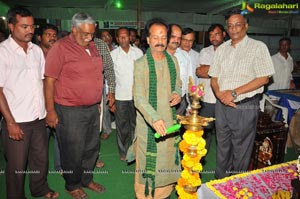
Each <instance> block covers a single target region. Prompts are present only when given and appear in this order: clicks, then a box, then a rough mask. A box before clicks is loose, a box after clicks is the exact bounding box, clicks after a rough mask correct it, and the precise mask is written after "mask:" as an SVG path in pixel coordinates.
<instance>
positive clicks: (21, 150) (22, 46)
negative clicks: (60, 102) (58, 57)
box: [0, 7, 59, 199]
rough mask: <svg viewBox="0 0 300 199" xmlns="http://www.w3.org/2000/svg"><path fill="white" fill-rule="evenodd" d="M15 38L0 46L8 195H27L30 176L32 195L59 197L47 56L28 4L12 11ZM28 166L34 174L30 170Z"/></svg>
mask: <svg viewBox="0 0 300 199" xmlns="http://www.w3.org/2000/svg"><path fill="white" fill-rule="evenodd" d="M7 15H8V17H7V18H8V27H9V30H10V33H11V34H10V36H9V38H8V39H7V40H5V41H3V42H2V43H1V44H0V54H1V56H0V111H1V113H2V115H3V118H4V121H3V123H2V135H1V136H2V142H3V147H4V155H5V159H6V170H5V175H6V194H7V197H6V198H8V199H12V198H18V199H25V198H26V197H25V191H24V185H25V175H26V173H28V175H29V179H30V181H29V185H30V192H31V195H32V196H33V197H45V198H57V197H58V196H59V194H58V193H57V192H54V191H53V190H51V189H50V188H49V186H48V183H47V175H48V139H49V135H48V134H47V132H46V122H45V117H46V109H45V99H44V90H43V79H44V69H45V59H44V54H43V51H42V50H41V49H40V47H39V46H37V45H35V44H33V43H32V42H31V39H32V37H33V33H34V19H33V16H32V14H31V12H30V11H29V10H27V9H25V8H23V7H13V8H11V9H10V10H9V11H8V14H7ZM27 164H28V169H30V171H31V172H27V171H28V170H27Z"/></svg>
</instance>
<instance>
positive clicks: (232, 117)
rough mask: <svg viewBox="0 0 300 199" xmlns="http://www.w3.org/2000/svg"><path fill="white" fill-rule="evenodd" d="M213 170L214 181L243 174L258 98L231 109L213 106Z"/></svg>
mask: <svg viewBox="0 0 300 199" xmlns="http://www.w3.org/2000/svg"><path fill="white" fill-rule="evenodd" d="M215 108H216V109H215V110H216V138H217V168H216V176H215V177H216V178H224V177H227V176H229V175H231V174H232V173H234V174H235V173H240V172H245V171H247V169H248V165H249V162H250V158H251V153H252V148H253V145H254V140H255V134H256V125H257V119H258V111H259V98H254V99H253V100H250V101H247V102H245V103H242V104H238V105H237V107H236V108H232V107H229V106H226V105H224V104H222V103H221V102H220V101H217V103H216V107H215Z"/></svg>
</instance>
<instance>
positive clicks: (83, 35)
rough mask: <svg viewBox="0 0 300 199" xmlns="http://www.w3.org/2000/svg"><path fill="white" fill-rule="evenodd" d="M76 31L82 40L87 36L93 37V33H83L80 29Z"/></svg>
mask: <svg viewBox="0 0 300 199" xmlns="http://www.w3.org/2000/svg"><path fill="white" fill-rule="evenodd" d="M78 31H79V33H80V35H81V36H82V37H84V38H87V37H88V36H91V37H94V34H95V32H92V33H91V32H83V31H82V30H81V29H80V28H78Z"/></svg>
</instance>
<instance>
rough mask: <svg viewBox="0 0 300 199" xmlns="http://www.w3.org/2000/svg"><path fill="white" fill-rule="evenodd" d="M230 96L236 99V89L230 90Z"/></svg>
mask: <svg viewBox="0 0 300 199" xmlns="http://www.w3.org/2000/svg"><path fill="white" fill-rule="evenodd" d="M231 96H232V97H233V98H234V99H236V98H237V93H236V91H235V90H232V92H231Z"/></svg>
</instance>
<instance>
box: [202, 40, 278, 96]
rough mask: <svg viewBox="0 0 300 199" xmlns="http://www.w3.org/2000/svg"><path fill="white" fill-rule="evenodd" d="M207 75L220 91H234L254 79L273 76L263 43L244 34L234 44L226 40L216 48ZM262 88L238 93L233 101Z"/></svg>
mask: <svg viewBox="0 0 300 199" xmlns="http://www.w3.org/2000/svg"><path fill="white" fill-rule="evenodd" d="M208 74H209V75H210V76H211V77H216V78H217V80H218V85H219V89H220V91H224V90H234V89H236V88H238V87H240V86H242V85H245V84H247V83H249V82H251V81H252V80H254V79H256V78H259V77H266V76H271V75H273V74H274V67H273V63H272V60H271V56H270V53H269V51H268V48H267V46H266V45H265V44H264V43H263V42H261V41H257V40H254V39H252V38H249V37H248V36H247V35H246V36H245V37H244V38H243V39H242V41H240V42H239V43H237V44H236V45H235V47H234V46H232V45H231V40H229V41H226V42H225V43H223V44H222V45H221V46H219V47H218V48H217V50H216V54H215V57H214V63H213V65H212V66H211V67H210V69H209V73H208ZM263 89H264V88H263V87H260V88H258V89H256V90H254V91H251V92H248V93H244V94H241V95H239V96H238V97H237V99H236V100H235V101H240V100H243V99H245V98H250V97H253V96H254V95H256V94H257V93H262V92H263Z"/></svg>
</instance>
